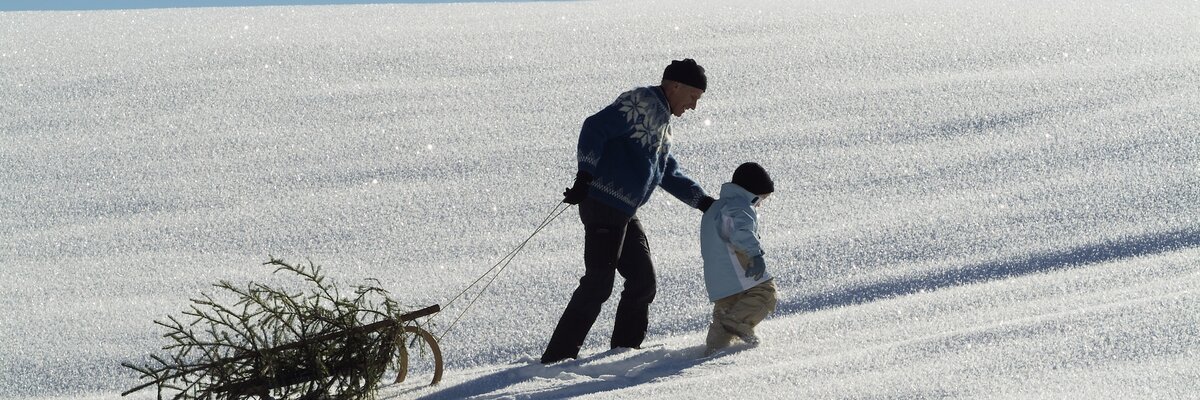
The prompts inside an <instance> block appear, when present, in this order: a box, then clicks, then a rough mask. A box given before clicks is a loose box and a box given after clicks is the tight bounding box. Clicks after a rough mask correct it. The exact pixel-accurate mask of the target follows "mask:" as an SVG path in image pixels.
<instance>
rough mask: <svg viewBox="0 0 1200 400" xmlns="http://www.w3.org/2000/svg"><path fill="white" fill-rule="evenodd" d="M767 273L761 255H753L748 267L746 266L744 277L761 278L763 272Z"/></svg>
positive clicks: (765, 263) (764, 261)
mask: <svg viewBox="0 0 1200 400" xmlns="http://www.w3.org/2000/svg"><path fill="white" fill-rule="evenodd" d="M765 273H767V262H766V260H763V256H762V255H757V256H754V259H753V260H751V261H750V268H746V277H747V278H754V280H756V281H757V280H759V279H762V276H763V274H765Z"/></svg>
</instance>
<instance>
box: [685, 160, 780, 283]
mask: <svg viewBox="0 0 1200 400" xmlns="http://www.w3.org/2000/svg"><path fill="white" fill-rule="evenodd" d="M755 197H756V196H755V195H754V194H753V193H750V192H749V191H747V190H746V189H743V188H742V187H741V186H738V185H736V184H733V183H726V184H724V185H722V186H721V199H720V200H717V201H716V202H714V203H713V204H712V206H711V207H709V208H708V212H705V213H704V219H703V220H701V222H700V254H701V255H702V256H703V257H704V287H705V288H707V289H708V299H709V300H711V301H714V302H715V301H717V300H720V299H723V298H725V297H729V296H732V295H735V294H738V293H741V292H743V291H745V290H746V289H749V288H752V287H754V286H755V285H758V284H760V283H763V282H766V281H769V280H771V274H770V273H764V274H763V276H762V278H760V279H757V280H756V279H754V278H747V277H746V268H748V267H749V266H750V260H751V259H753V258H754V256H758V255H762V254H763V250H762V246H761V245H760V244H759V241H758V213H757V212H755V211H754V207H753V206H752V205H751V201H752V200H754V198H755Z"/></svg>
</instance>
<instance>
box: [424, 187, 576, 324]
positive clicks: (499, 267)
mask: <svg viewBox="0 0 1200 400" xmlns="http://www.w3.org/2000/svg"><path fill="white" fill-rule="evenodd" d="M570 208H571V204H566V203H556V204H555V205H554V208H553V209H551V210H550V213H549V214H546V217H545V218H543V219H542V223H541V224H538V227H537V228H536V229H534V230H533V233H531V234H529V237H527V238H525V240H524V241H522V242H521V244H519V245H517V247H516V248H514V249H512V251H509V252H508V254H506V255H505V256H504V257H501V258H500V260H499V261H497V262H496V263H495V264H492V267H491V268H488V270H487V271H484V273H483V274H482V275H480V276H479V277H478V278H475V281H474V282H471V284H470V285H467V287H466V288H465V289H463V291H461V292H459V293H458V294H457V295H455V296H454V298H451V299H450V301H448V302H446V305H445V306H444V307H443V308H444V309H449V308H450V305H451V304H454V302H455V301H456V300H458V299H459V298H460V297H462V296H463V295H464V294H466V293H467V292H468V291H470V290H471V288H473V287H475V285H478V284H479V282H480V281H482V280H483V278H486V277H487V276H488V275H489V274H490V275H491V276H492V277H491V279H489V280H488V281H487V283H485V284H484V285H483V287H481V288H480V289H479V293H478V294H476V295H475V297H474V298H472V299H471V302H470V303H467V305H466V307H463V309H462V311H461V312H459V313H458V316H456V317H455V318H454V321H453V322H451V323H450V325H449V326H447V327H446V329H445V330H443V331H442V333H441V334H439V335H437V339H438V340H439V341H440V340H441V339H442V338H443V337H445V336H446V334H447V333H449V332H450V330H452V329H454V326H455V325H458V321H459V320H461V319H462V317H463V315H466V314H467V311H468V310H470V309H471V306H474V305H475V302H476V301H477V300H479V298H480V297H483V293H484V292H486V291H487V289H488V287H491V286H492V282H495V281H496V278H497V277H499V276H500V274H501V273H503V272H504V270H505V269H506V268H508V265H509V264H510V263H512V260H513V259H514V258H516V257H517V254H518V253H520V252H521V250H522V249H524V248H525V245H527V244H529V241H530V240H533V237H534V236H537V234H538V232H541V231H542V229H544V228H546V226H549V225H550V223H551V222H554V220H555V219H558V216H559V215H562V213H563V212H566V211H567V210H568V209H570ZM492 271H495V273H492ZM436 317H437V315H434V317H433V318H430V321H429V322H430V323H432V322H433V319H434V318H436Z"/></svg>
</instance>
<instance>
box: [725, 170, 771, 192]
mask: <svg viewBox="0 0 1200 400" xmlns="http://www.w3.org/2000/svg"><path fill="white" fill-rule="evenodd" d="M733 183H734V184H735V185H738V186H741V187H742V189H746V191H748V192H750V193H753V194H755V195H759V196H761V195H764V194H767V193H774V192H775V182H774V181H772V180H771V175H768V174H767V170H765V169H763V167H762V166H761V165H758V163H752V162H748V163H745V164H742V165H739V166H738V167H737V169H736V170H734V171H733Z"/></svg>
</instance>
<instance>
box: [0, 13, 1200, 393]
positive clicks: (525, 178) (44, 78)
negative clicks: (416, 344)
mask: <svg viewBox="0 0 1200 400" xmlns="http://www.w3.org/2000/svg"><path fill="white" fill-rule="evenodd" d="M880 3H884V4H880ZM1196 21H1200V3H1198V2H1196V1H1188V0H1177V1H1161V2H1117V1H1055V2H1042V1H1032V0H1031V1H1020V0H1018V1H968V2H943V1H920V0H905V1H900V2H868V1H863V2H856V1H851V2H841V1H839V2H831V1H791V0H787V1H754V2H729V1H596V2H591V1H587V2H551V3H542V2H538V3H484V4H437V5H358V6H320V7H316V6H314V7H256V8H210V9H169V10H137V11H91V12H7V13H0V275H2V279H0V312H2V313H3V318H0V397H3V398H31V399H49V398H64V399H65V398H71V399H77V398H96V399H101V398H103V399H111V398H118V397H119V393H120V392H121V391H123V390H124V389H128V388H130V387H132V386H135V385H136V384H138V383H139V381H138V380H137V379H136V377H135V376H134V375H133V374H132V373H131V371H128V370H126V369H124V368H122V367H120V365H119V364H120V363H121V362H123V361H140V360H142V359H143V357H145V356H146V355H148V354H151V353H155V352H157V351H158V348H159V347H160V346H162V345H163V344H165V342H164V341H163V339H161V338H160V337H159V336H160V334H161V333H162V330H161V329H159V328H158V327H157V326H155V325H153V323H152V321H153V320H155V319H161V318H163V317H165V316H167V315H174V314H177V313H178V312H179V311H181V310H183V309H184V307H186V306H187V304H188V299H189V298H190V297H193V296H195V295H197V294H198V293H200V292H201V291H206V292H211V291H212V288H211V286H210V284H211V283H214V282H216V281H217V280H220V279H226V280H232V281H235V282H245V281H249V280H257V281H264V280H269V279H271V276H270V269H268V268H267V267H261V266H258V264H260V263H262V262H264V261H266V260H267V258H268V255H274V256H277V257H283V258H285V259H288V260H294V261H303V260H311V261H312V262H314V263H316V264H319V265H322V266H324V267H325V270H326V272H328V273H329V274H330V275H331V276H333V277H334V278H336V279H338V280H339V281H341V282H345V283H357V282H360V281H361V280H362V279H365V278H369V277H373V278H378V279H380V280H381V282H382V283H383V285H384V286H385V287H387V288H388V289H390V290H392V291H393V292H394V294H395V295H396V297H397V298H399V299H401V300H402V302H404V303H405V304H411V305H412V306H413V307H414V308H416V307H418V306H424V305H428V304H434V303H441V304H444V303H445V302H447V301H448V300H449V299H450V298H451V297H452V296H453V295H454V294H456V293H458V292H459V291H461V290H463V289H464V288H466V287H467V285H468V284H470V283H471V282H472V281H473V280H475V279H476V278H477V277H479V276H480V275H481V274H483V273H484V272H485V271H487V270H488V268H489V267H491V266H492V265H493V264H494V263H495V262H496V261H498V260H500V259H501V258H502V257H503V256H504V255H505V254H506V253H507V252H508V251H509V250H510V249H512V248H514V247H515V246H516V245H517V244H518V243H520V241H521V240H523V239H524V238H525V237H526V236H528V235H529V234H530V233H531V232H532V231H533V229H534V228H535V227H536V226H537V224H538V222H540V221H541V220H542V218H543V217H544V216H545V215H546V214H547V213H548V212H549V211H550V209H551V208H552V207H554V205H555V203H556V202H557V201H558V200H559V199H560V198H561V195H560V193H561V191H562V189H563V187H565V186H567V185H569V184H570V180H571V178H572V177H573V175H574V172H575V171H574V165H575V151H574V148H575V139H576V136H577V134H578V128H579V124H580V122H581V121H582V120H583V118H585V117H587V116H588V115H590V114H591V113H593V112H595V111H597V110H599V109H600V108H602V107H603V106H605V105H607V104H608V103H610V102H611V101H612V100H613V99H614V98H615V96H616V95H617V94H619V93H620V92H622V91H624V90H627V89H630V88H633V87H636V86H643V85H650V84H654V83H656V80H657V78H658V77H659V76H660V74H661V71H662V68H663V67H664V66H665V65H666V64H667V63H668V62H669V61H670V60H671V59H679V58H684V57H691V58H695V59H696V60H698V61H699V62H700V63H701V64H702V65H704V66H705V67H706V68H707V69H708V71H709V82H710V83H709V91H708V92H707V93H706V94H705V95H704V98H703V99H702V100H701V102H700V105H699V108H698V109H696V110H694V111H692V112H689V113H687V114H686V115H684V116H683V117H682V118H679V119H676V120H675V121H674V124H673V125H674V133H675V136H674V140H675V142H674V149H675V151H676V153H677V156H678V157H679V159H680V160H681V161H682V163H683V166H684V168H685V169H686V170H687V171H688V172H689V173H690V174H691V175H692V176H693V177H694V178H695V179H697V180H698V181H699V182H701V183H702V184H703V185H704V187H705V188H706V189H708V190H709V191H710V192H711V193H714V194H715V193H716V192H717V190H718V188H719V185H720V184H721V183H723V182H725V181H726V180H728V179H729V175H730V174H731V173H732V171H733V168H734V167H736V166H737V165H738V164H739V163H741V162H743V161H751V160H753V161H758V162H760V163H762V164H763V165H765V166H766V167H767V168H768V169H769V170H770V171H771V172H772V173H773V175H774V177H775V178H776V181H777V187H778V189H779V190H778V192H777V193H776V195H775V196H773V198H772V200H771V201H770V202H769V203H768V204H767V206H766V207H765V208H763V209H762V210H761V213H762V216H763V224H764V232H763V233H764V241H765V246H766V249H767V253H768V268H771V271H772V274H774V275H775V276H776V277H777V279H778V284H779V286H780V287H781V288H782V289H783V291H784V292H783V296H782V298H781V302H780V307H779V310H778V311H777V312H776V313H775V314H774V315H772V316H771V317H770V318H769V319H768V320H767V321H766V322H764V323H763V325H761V327H760V335H761V337H762V338H763V340H764V343H763V344H762V345H761V346H759V347H757V348H743V347H739V348H735V349H734V350H735V351H733V352H731V353H728V354H725V355H722V356H719V357H715V358H710V359H701V358H700V353H701V347H700V346H701V344H702V342H703V337H704V329H705V326H706V324H707V322H708V319H709V318H710V316H709V312H710V307H711V306H710V305H709V303H708V302H707V301H706V296H705V294H704V289H703V282H702V278H701V270H700V266H699V264H698V263H699V247H698V244H697V242H698V239H697V234H696V231H697V227H698V218H699V215H700V214H699V212H697V211H695V210H691V209H688V208H686V207H685V206H683V205H682V204H681V203H679V202H678V201H675V200H674V199H673V198H672V197H670V196H669V195H666V194H665V193H661V192H660V193H659V194H658V195H657V196H656V197H655V199H654V200H652V202H651V204H650V205H648V206H647V207H645V208H643V209H642V211H641V212H640V213H639V215H640V216H641V218H642V220H643V223H644V224H645V226H646V228H647V229H648V231H649V235H650V240H651V246H652V249H653V251H654V254H655V261H656V264H657V265H656V266H657V269H658V276H659V286H660V290H659V295H658V298H657V301H656V303H655V305H654V307H653V309H652V320H651V328H650V330H651V332H650V336H649V340H648V341H647V348H646V349H643V350H640V351H627V352H610V351H607V346H606V344H607V335H608V333H609V331H610V329H611V323H612V312H613V304H615V299H616V294H614V298H613V300H612V301H610V303H612V304H610V305H609V307H608V308H606V310H605V313H604V314H603V315H602V316H601V318H600V321H599V323H597V325H596V326H595V327H594V328H593V331H592V334H591V336H590V337H589V341H588V344H587V347H586V348H585V350H584V352H583V356H584V358H582V359H581V360H578V361H574V362H568V363H566V364H563V365H555V366H550V367H543V366H541V365H538V364H537V363H536V362H535V361H534V360H535V359H536V357H537V356H538V355H540V353H541V351H542V347H543V346H544V344H545V342H546V341H547V340H548V338H549V335H550V332H551V330H552V329H553V328H554V323H555V321H556V319H557V318H558V316H559V314H560V312H561V311H562V308H563V307H564V306H565V305H566V302H567V299H568V298H569V296H570V293H571V291H572V290H573V289H574V285H575V283H576V280H577V279H578V277H579V275H580V274H581V272H582V240H581V239H582V232H581V229H580V224H579V223H578V218H577V217H576V216H575V214H574V213H573V211H574V210H571V211H569V212H568V213H566V214H564V215H563V217H561V218H559V219H558V220H556V221H554V222H553V223H552V224H550V226H549V227H547V228H546V229H545V230H544V231H542V232H541V233H540V234H539V235H538V236H536V237H535V238H534V240H533V241H531V242H530V244H529V245H528V247H526V248H525V249H524V251H523V252H521V253H520V254H519V255H518V256H517V258H516V260H515V261H514V262H513V263H512V265H511V266H510V267H509V268H508V269H507V270H505V272H504V273H503V274H502V275H501V276H500V277H499V278H498V279H497V280H496V283H495V284H494V285H493V286H492V288H491V289H490V290H489V291H487V292H486V293H484V294H483V296H482V297H481V298H480V299H479V301H478V303H476V305H475V306H474V308H472V309H470V310H469V312H468V313H467V314H466V316H465V317H464V318H463V320H462V322H461V323H460V324H459V326H457V327H456V328H455V329H454V330H453V331H451V332H449V333H448V335H447V336H446V337H445V338H444V339H443V342H442V346H443V349H444V350H445V352H446V356H447V357H448V360H447V361H448V366H449V370H448V371H447V372H446V378H445V380H444V381H443V383H442V384H441V385H439V386H436V387H432V388H429V387H425V386H423V383H424V382H425V381H426V380H427V379H429V375H430V371H429V368H428V365H424V364H423V365H418V366H416V368H417V369H416V370H415V371H414V372H413V374H412V375H411V377H410V380H409V381H408V382H406V383H403V384H399V385H394V386H389V387H386V388H385V389H384V390H383V391H382V392H381V395H382V397H383V398H414V397H415V398H430V399H459V398H536V399H549V398H561V397H573V396H582V395H589V396H590V397H592V398H603V399H607V398H639V399H645V398H655V399H659V398H678V399H699V398H709V399H731V398H734V399H736V398H752V397H764V398H889V399H895V398H944V397H956V398H1121V399H1124V398H1163V399H1181V398H1200V389H1198V387H1197V385H1196V382H1197V381H1200V133H1198V131H1200V83H1198V82H1200V45H1198V43H1200V24H1198V23H1197V22H1196ZM462 305H465V303H463V302H462V301H459V302H456V303H455V304H454V306H453V307H451V308H450V309H447V310H445V311H443V313H442V314H441V315H439V317H438V320H437V324H438V326H437V327H435V329H434V330H435V333H436V332H438V331H439V329H440V328H441V327H445V326H447V325H448V323H449V322H450V319H451V318H450V317H453V316H454V315H457V313H458V312H461V311H462V309H461V306H462ZM148 395H150V393H149V391H147V392H141V393H138V394H137V395H136V396H133V397H136V398H145V397H146V396H148Z"/></svg>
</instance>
